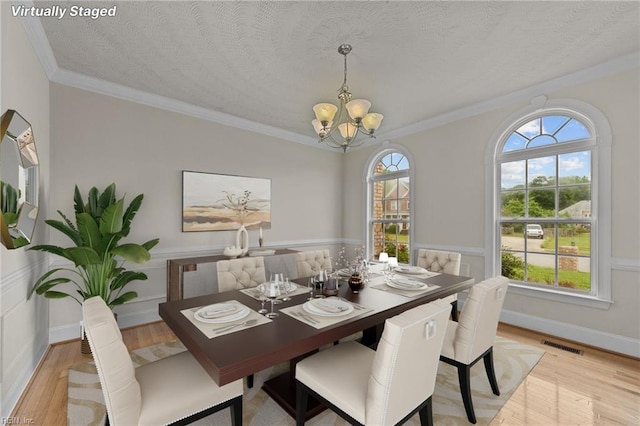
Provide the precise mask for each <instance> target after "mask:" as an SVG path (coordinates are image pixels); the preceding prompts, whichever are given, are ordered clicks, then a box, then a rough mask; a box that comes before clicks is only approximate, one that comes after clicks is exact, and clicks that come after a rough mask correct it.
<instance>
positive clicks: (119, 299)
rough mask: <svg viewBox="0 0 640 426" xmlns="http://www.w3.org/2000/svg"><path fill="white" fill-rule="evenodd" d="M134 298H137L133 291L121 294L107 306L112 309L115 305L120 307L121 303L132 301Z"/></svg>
mask: <svg viewBox="0 0 640 426" xmlns="http://www.w3.org/2000/svg"><path fill="white" fill-rule="evenodd" d="M136 297H138V293H136V292H135V291H128V292H126V293H124V294H121V295H120V296H119V297H117V298H115V299H114V300H112V301H111V302H110V303H109V306H111V307H113V306H117V305H122V304H123V303H126V302H128V301H129V300H133V299H135V298H136Z"/></svg>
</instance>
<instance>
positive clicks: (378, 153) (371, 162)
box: [363, 141, 416, 262]
mask: <svg viewBox="0 0 640 426" xmlns="http://www.w3.org/2000/svg"><path fill="white" fill-rule="evenodd" d="M391 152H399V153H400V154H402V155H404V156H405V158H406V159H407V161H408V162H409V194H410V195H409V197H411V198H412V197H415V194H416V189H415V188H416V185H415V179H414V167H415V166H414V165H415V162H414V161H413V156H412V155H411V153H410V152H409V151H408V150H407V149H406V148H405V147H404V146H402V145H397V144H392V143H389V141H385V142H383V143H382V146H381V147H380V148H379V149H377V150H375V151H374V152H373V153H372V154H371V155H370V156H369V158H368V159H367V162H366V163H365V168H364V173H363V182H364V187H365V190H364V191H363V192H364V205H365V206H366V207H365V221H364V230H363V235H364V242H365V247H366V256H367V259H371V256H373V253H372V252H371V238H372V235H371V227H370V226H369V224H370V222H371V215H372V212H373V198H372V190H373V185H371V176H372V174H373V169H374V167H375V165H376V164H378V161H380V160H381V159H382V158H383V157H384V156H385V155H387V154H389V153H391ZM411 198H410V199H411ZM414 205H415V203H412V202H409V247H411V248H412V247H413V246H414V244H415V239H414V232H415V227H414V226H413V225H414V218H415V214H414V211H413V206H414ZM412 252H413V250H409V261H410V262H412V261H413V253H412Z"/></svg>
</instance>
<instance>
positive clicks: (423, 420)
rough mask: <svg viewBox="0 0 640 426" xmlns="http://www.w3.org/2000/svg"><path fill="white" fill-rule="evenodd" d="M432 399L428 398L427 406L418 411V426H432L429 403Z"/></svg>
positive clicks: (431, 409)
mask: <svg viewBox="0 0 640 426" xmlns="http://www.w3.org/2000/svg"><path fill="white" fill-rule="evenodd" d="M432 398H433V397H431V396H430V397H429V399H428V400H427V405H425V406H424V407H423V408H422V409H421V410H420V425H421V426H433V404H432V403H431V400H432Z"/></svg>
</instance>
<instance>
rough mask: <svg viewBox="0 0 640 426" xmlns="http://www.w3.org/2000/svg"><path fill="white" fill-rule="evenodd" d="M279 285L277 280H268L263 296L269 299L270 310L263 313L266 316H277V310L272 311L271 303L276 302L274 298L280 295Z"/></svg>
mask: <svg viewBox="0 0 640 426" xmlns="http://www.w3.org/2000/svg"><path fill="white" fill-rule="evenodd" d="M280 294H281V293H280V285H279V284H278V283H277V282H270V283H269V287H268V289H266V291H265V296H266V297H267V298H268V299H269V300H271V312H269V313H268V314H266V315H265V317H267V318H275V317H277V316H279V315H280V314H278V313H277V312H273V305H275V304H276V299H277V298H278V297H280Z"/></svg>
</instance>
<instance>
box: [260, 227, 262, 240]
mask: <svg viewBox="0 0 640 426" xmlns="http://www.w3.org/2000/svg"><path fill="white" fill-rule="evenodd" d="M260 238H262V226H261V227H260Z"/></svg>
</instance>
